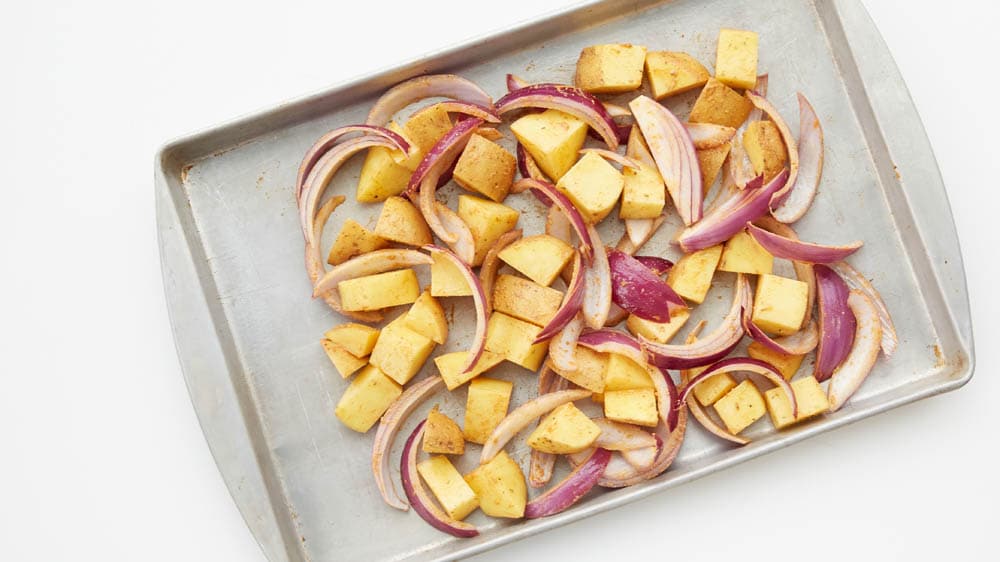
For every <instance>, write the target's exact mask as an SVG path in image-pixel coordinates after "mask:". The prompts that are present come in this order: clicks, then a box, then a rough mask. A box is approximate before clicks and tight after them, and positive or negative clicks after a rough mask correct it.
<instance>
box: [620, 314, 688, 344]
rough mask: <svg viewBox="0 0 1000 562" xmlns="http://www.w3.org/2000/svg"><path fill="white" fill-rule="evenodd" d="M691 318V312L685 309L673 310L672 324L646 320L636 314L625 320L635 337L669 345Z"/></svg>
mask: <svg viewBox="0 0 1000 562" xmlns="http://www.w3.org/2000/svg"><path fill="white" fill-rule="evenodd" d="M690 317H691V312H689V311H688V310H687V309H683V308H680V309H674V310H672V311H671V313H670V322H663V323H660V322H653V321H650V320H644V319H642V318H639V317H638V316H636V315H634V314H630V315H629V317H628V319H627V320H625V327H626V328H628V331H630V332H632V335H634V336H642V337H644V338H646V339H647V340H651V341H655V342H657V343H667V342H669V341H670V340H671V339H672V338H673V337H674V336H675V335H676V334H677V332H678V331H679V330H680V329H681V327H682V326H684V323H685V322H687V320H688V318H690Z"/></svg>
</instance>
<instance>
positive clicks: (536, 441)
mask: <svg viewBox="0 0 1000 562" xmlns="http://www.w3.org/2000/svg"><path fill="white" fill-rule="evenodd" d="M600 434H601V428H600V427H597V424H596V423H594V422H593V421H592V420H591V419H590V418H588V417H587V415H586V414H584V413H583V412H581V411H580V409H579V408H577V407H576V406H575V405H574V404H573V403H572V402H567V403H566V404H563V405H562V406H559V407H558V408H556V409H555V410H552V412H551V413H550V414H549V415H548V416H546V417H545V418H543V419H542V421H541V422H540V423H539V424H538V427H536V428H535V430H534V431H532V432H531V435H529V436H528V446H529V447H531V448H532V449H535V450H536V451H541V452H543V453H552V454H554V455H564V454H569V453H579V452H580V451H582V450H584V449H586V448H587V447H590V446H591V445H593V444H594V441H596V440H597V436H598V435H600Z"/></svg>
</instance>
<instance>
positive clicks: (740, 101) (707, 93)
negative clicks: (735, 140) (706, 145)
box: [688, 78, 753, 129]
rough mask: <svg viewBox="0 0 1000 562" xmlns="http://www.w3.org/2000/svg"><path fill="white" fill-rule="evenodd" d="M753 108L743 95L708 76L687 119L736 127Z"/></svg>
mask: <svg viewBox="0 0 1000 562" xmlns="http://www.w3.org/2000/svg"><path fill="white" fill-rule="evenodd" d="M752 109H753V104H752V103H751V102H750V100H748V99H747V98H746V97H745V96H741V95H740V94H739V93H738V92H736V91H735V90H733V89H732V88H730V87H729V86H726V85H725V84H723V83H722V82H719V81H718V80H716V79H715V78H710V79H709V80H708V83H706V84H705V88H704V89H703V90H702V91H701V95H699V96H698V99H697V101H695V102H694V107H692V108H691V115H690V117H688V121H690V122H692V123H715V124H716V125H725V126H727V127H733V128H734V129H738V128H739V127H740V125H742V124H743V122H744V121H746V120H747V117H748V116H749V115H750V111H751V110H752Z"/></svg>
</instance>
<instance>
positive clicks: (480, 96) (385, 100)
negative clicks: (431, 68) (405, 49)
mask: <svg viewBox="0 0 1000 562" xmlns="http://www.w3.org/2000/svg"><path fill="white" fill-rule="evenodd" d="M428 98H450V99H454V100H459V101H464V102H467V103H471V104H475V105H479V106H482V107H486V108H490V109H493V98H491V97H490V96H489V94H487V93H486V92H484V91H483V89H482V88H480V87H479V86H477V85H476V84H475V83H474V82H471V81H469V80H466V79H465V78H462V77H461V76H455V75H454V74H431V75H427V76H417V77H416V78H411V79H409V80H407V81H405V82H402V83H400V84H397V85H396V86H394V87H392V88H390V89H389V90H388V91H387V92H386V93H384V94H382V97H381V98H379V99H378V101H377V102H375V105H373V106H372V108H371V111H369V112H368V118H367V119H366V120H365V123H366V124H368V125H377V126H379V127H382V126H385V124H386V123H388V122H389V120H390V119H392V116H393V115H395V114H396V113H397V112H399V110H401V109H403V108H404V107H406V106H408V105H410V104H412V103H415V102H418V101H420V100H424V99H428Z"/></svg>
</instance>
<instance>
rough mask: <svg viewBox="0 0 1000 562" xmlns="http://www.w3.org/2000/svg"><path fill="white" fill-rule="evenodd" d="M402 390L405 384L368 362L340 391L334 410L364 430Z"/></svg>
mask: <svg viewBox="0 0 1000 562" xmlns="http://www.w3.org/2000/svg"><path fill="white" fill-rule="evenodd" d="M402 393H403V387H402V386H400V385H399V384H398V383H396V381H394V380H392V379H390V378H389V377H388V376H386V374H385V373H383V372H382V371H380V370H379V369H378V367H375V366H374V365H368V366H367V367H365V368H364V369H362V370H361V372H360V373H358V376H356V377H354V380H353V381H352V382H351V384H350V386H348V387H347V390H345V391H344V394H342V395H341V397H340V401H339V402H337V409H336V410H334V414H335V415H336V416H337V419H339V420H340V421H341V422H342V423H343V424H344V425H346V426H347V427H349V428H351V429H353V430H354V431H357V432H359V433H365V432H367V431H368V430H369V429H371V428H372V426H373V425H375V422H377V421H378V420H379V418H381V417H382V414H384V413H385V411H386V410H387V409H389V406H390V405H391V404H392V403H393V402H395V401H396V399H397V398H399V395H400V394H402Z"/></svg>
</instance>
